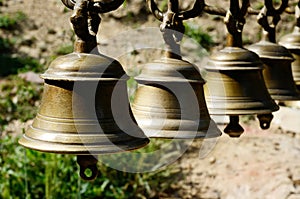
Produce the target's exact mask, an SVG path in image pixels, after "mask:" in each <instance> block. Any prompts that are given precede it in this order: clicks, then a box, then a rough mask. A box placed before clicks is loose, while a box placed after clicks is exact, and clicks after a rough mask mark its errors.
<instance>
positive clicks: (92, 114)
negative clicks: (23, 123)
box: [19, 0, 149, 180]
mask: <svg viewBox="0 0 300 199" xmlns="http://www.w3.org/2000/svg"><path fill="white" fill-rule="evenodd" d="M62 2H63V3H64V4H65V5H66V6H67V7H69V8H71V9H74V11H73V14H72V16H71V18H70V21H71V24H72V27H73V30H74V32H75V35H76V41H75V45H74V52H75V53H71V54H68V55H66V56H62V57H59V58H58V59H56V60H55V61H53V62H52V64H51V65H50V67H49V69H48V70H47V71H46V72H45V73H44V74H43V75H42V77H43V78H44V79H45V84H44V93H43V96H42V102H41V106H40V109H39V112H38V114H37V116H36V118H35V119H34V122H33V124H32V125H31V126H30V127H29V129H28V130H27V131H26V133H25V135H24V136H23V137H22V138H21V139H20V141H19V142H20V144H21V145H23V146H25V147H28V148H31V149H35V150H39V151H44V152H54V153H66V154H77V155H78V156H77V162H78V164H79V166H80V176H81V177H82V178H83V179H85V180H93V179H95V178H96V177H97V174H98V170H97V159H96V158H95V157H94V156H93V155H94V154H103V153H115V152H124V151H129V150H133V149H137V148H140V147H143V146H145V145H146V144H147V143H148V142H149V140H148V138H146V136H145V135H144V133H143V132H142V130H141V129H140V128H139V127H138V126H137V123H136V121H135V119H134V117H133V114H132V111H131V109H130V106H129V101H128V95H127V87H126V80H127V79H128V77H127V76H126V74H125V72H124V70H123V69H122V66H121V65H120V64H119V63H118V62H117V61H115V60H113V59H111V58H108V57H106V56H104V55H99V53H98V50H97V39H96V35H97V32H98V28H99V25H100V22H101V18H100V16H99V14H100V13H106V12H110V11H112V10H115V9H117V8H118V7H119V6H120V5H121V4H122V3H123V2H124V0H112V1H109V2H107V1H106V2H105V3H103V2H102V1H101V2H100V1H93V0H80V1H79V0H78V1H75V0H62ZM86 170H90V172H91V175H90V176H87V174H86V173H85V171H86Z"/></svg>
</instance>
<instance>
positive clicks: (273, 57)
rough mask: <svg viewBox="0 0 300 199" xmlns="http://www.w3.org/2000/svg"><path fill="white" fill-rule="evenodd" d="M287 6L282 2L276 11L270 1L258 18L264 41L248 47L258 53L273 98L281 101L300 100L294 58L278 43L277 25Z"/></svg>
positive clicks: (285, 2)
mask: <svg viewBox="0 0 300 199" xmlns="http://www.w3.org/2000/svg"><path fill="white" fill-rule="evenodd" d="M287 5H288V4H287V1H282V3H281V5H280V7H279V8H277V9H275V7H274V6H273V4H272V1H270V3H268V4H266V5H265V6H264V7H263V8H262V10H261V11H260V13H259V15H258V16H257V21H258V23H259V24H260V25H261V27H262V31H263V32H262V39H261V41H259V42H258V43H255V44H252V45H250V46H249V47H248V49H249V50H251V51H253V52H255V53H257V54H258V56H259V57H260V59H261V60H262V62H263V63H264V65H265V67H266V69H265V70H264V71H263V76H264V79H265V82H266V86H267V88H268V91H269V93H270V95H271V97H272V98H273V99H274V100H279V101H283V100H298V99H300V93H299V92H298V90H297V88H296V85H295V82H294V80H293V75H292V69H291V63H292V62H293V61H294V58H293V56H292V54H291V53H290V51H289V50H288V49H287V48H285V47H284V46H281V45H279V44H277V43H276V25H277V24H278V22H279V19H280V14H281V13H282V12H283V11H284V10H285V8H286V7H287ZM270 19H271V20H270Z"/></svg>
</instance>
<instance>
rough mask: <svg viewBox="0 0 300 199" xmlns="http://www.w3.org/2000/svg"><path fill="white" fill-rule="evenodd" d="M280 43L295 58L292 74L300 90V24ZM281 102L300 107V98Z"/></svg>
mask: <svg viewBox="0 0 300 199" xmlns="http://www.w3.org/2000/svg"><path fill="white" fill-rule="evenodd" d="M279 44H280V45H283V46H284V47H286V48H287V49H288V50H289V51H290V52H291V53H292V55H293V57H294V58H295V61H294V62H293V63H292V74H293V78H294V82H295V84H296V87H297V89H298V91H299V90H300V28H299V27H298V26H295V27H294V31H293V32H292V33H291V34H287V35H285V36H284V37H282V38H281V39H280V41H279ZM280 103H282V104H284V105H286V106H289V107H295V108H300V100H297V101H281V102H280Z"/></svg>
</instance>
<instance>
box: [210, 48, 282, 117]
mask: <svg viewBox="0 0 300 199" xmlns="http://www.w3.org/2000/svg"><path fill="white" fill-rule="evenodd" d="M262 69H263V67H262V63H261V62H260V60H259V58H258V56H257V55H256V54H255V53H252V52H250V51H248V50H246V49H243V48H238V47H226V48H224V49H223V50H221V51H219V52H217V53H215V54H213V55H212V56H211V57H210V60H209V62H208V63H207V65H206V67H205V70H206V76H205V79H206V81H207V83H206V86H205V94H206V101H207V105H208V110H209V112H210V114H212V115H230V116H234V115H236V116H237V115H253V114H269V113H271V112H273V111H276V110H278V106H277V105H276V103H275V102H274V100H272V99H271V97H270V95H269V93H268V91H267V88H266V86H265V82H264V79H263V76H262Z"/></svg>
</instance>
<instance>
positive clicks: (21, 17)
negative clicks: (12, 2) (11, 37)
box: [0, 11, 27, 30]
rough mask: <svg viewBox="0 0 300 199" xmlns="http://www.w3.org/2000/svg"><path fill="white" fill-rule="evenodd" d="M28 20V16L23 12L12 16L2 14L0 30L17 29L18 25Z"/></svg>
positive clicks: (0, 14)
mask: <svg viewBox="0 0 300 199" xmlns="http://www.w3.org/2000/svg"><path fill="white" fill-rule="evenodd" d="M26 19H27V16H26V15H25V14H24V13H23V12H22V11H18V12H16V13H11V14H2V13H0V28H1V29H5V30H14V29H17V28H18V25H19V24H20V23H21V22H23V21H25V20H26Z"/></svg>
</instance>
